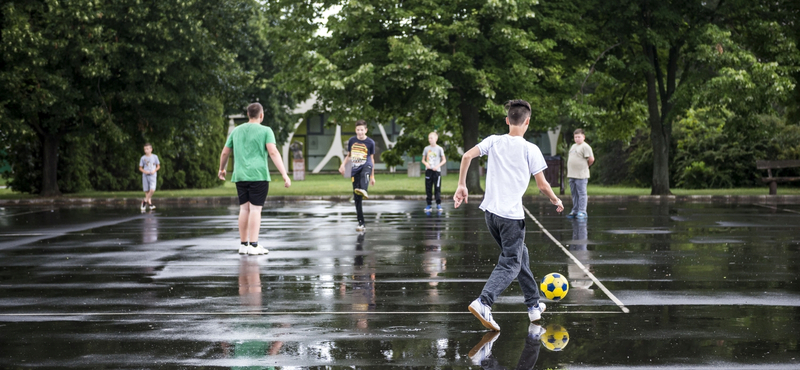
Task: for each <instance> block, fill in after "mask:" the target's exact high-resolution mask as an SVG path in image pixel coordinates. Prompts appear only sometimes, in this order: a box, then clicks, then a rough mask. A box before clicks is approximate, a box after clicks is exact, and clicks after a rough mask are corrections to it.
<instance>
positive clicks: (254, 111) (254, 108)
mask: <svg viewBox="0 0 800 370" xmlns="http://www.w3.org/2000/svg"><path fill="white" fill-rule="evenodd" d="M261 113H264V107H262V106H261V104H259V103H253V104H250V105H248V106H247V117H248V118H250V119H256V118H258V116H260V115H261Z"/></svg>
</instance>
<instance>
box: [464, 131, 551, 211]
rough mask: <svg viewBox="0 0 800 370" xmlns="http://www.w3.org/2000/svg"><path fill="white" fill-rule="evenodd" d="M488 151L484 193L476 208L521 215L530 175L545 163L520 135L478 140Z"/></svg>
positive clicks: (543, 166)
mask: <svg viewBox="0 0 800 370" xmlns="http://www.w3.org/2000/svg"><path fill="white" fill-rule="evenodd" d="M478 149H480V151H481V156H484V155H488V156H489V161H488V163H487V166H486V194H484V195H483V202H481V206H480V208H481V209H482V210H484V211H487V212H491V213H494V214H495V215H498V216H500V217H503V218H508V219H512V220H523V219H525V213H524V211H523V209H522V196H523V195H524V194H525V191H526V190H528V184H530V181H531V176H532V175H536V174H538V173H539V172H542V171H544V170H545V169H546V168H547V163H546V162H545V161H544V156H542V151H541V150H539V147H538V146H536V145H535V144H533V143H531V142H529V141H527V140H525V139H524V138H522V137H520V136H511V135H492V136H489V137H487V138H486V139H484V140H483V141H481V142H480V143H479V144H478Z"/></svg>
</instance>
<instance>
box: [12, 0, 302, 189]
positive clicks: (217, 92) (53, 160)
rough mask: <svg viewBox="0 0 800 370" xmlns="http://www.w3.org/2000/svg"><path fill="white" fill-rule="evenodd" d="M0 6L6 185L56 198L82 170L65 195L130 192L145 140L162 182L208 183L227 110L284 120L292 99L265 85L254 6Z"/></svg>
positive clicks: (230, 2)
mask: <svg viewBox="0 0 800 370" xmlns="http://www.w3.org/2000/svg"><path fill="white" fill-rule="evenodd" d="M0 9H2V14H3V15H2V19H0V21H2V24H1V25H0V26H1V27H2V29H1V30H0V32H2V34H1V35H2V43H0V51H1V52H2V62H1V63H2V65H0V92H2V94H0V95H1V96H2V98H0V125H1V126H0V130H2V131H4V132H7V133H8V135H9V136H8V137H9V141H10V142H11V143H10V145H11V148H10V149H11V150H9V152H10V153H9V156H10V159H11V160H10V162H11V163H12V165H14V167H15V170H14V175H13V176H14V178H13V179H12V181H11V183H10V184H11V186H12V187H13V188H15V189H18V190H23V191H31V192H41V193H42V194H43V195H56V194H58V193H60V190H59V184H60V183H62V181H61V179H62V178H68V177H69V173H70V172H79V173H80V172H83V171H87V173H91V175H90V176H86V174H84V175H83V176H78V178H79V180H80V181H82V182H83V183H82V184H79V185H75V184H71V185H70V186H68V187H70V188H71V189H69V190H75V188H76V187H77V188H79V189H80V188H83V189H85V188H99V189H104V188H105V189H109V190H112V189H113V190H118V189H120V188H132V187H133V186H134V185H135V184H136V182H135V178H136V172H135V168H136V167H135V165H136V163H138V161H137V159H138V155H140V154H141V146H142V144H143V143H144V142H146V141H151V142H153V143H154V146H155V151H156V152H157V153H158V152H159V150H164V151H165V152H161V154H162V161H163V160H164V159H167V161H168V162H169V164H170V171H165V173H168V174H167V175H166V176H165V179H164V181H167V182H168V183H169V184H170V187H185V186H200V187H203V186H211V185H213V184H215V183H216V182H215V181H216V180H214V176H213V172H214V171H213V167H215V164H214V163H213V160H212V158H214V157H215V156H214V155H213V152H215V151H217V150H218V147H219V145H220V144H219V143H218V142H219V141H221V140H224V135H225V132H226V127H225V123H226V122H225V120H224V119H223V112H224V111H225V110H226V109H225V108H226V107H232V106H234V107H235V106H241V107H243V106H244V104H242V102H243V100H245V99H249V98H256V97H258V98H263V99H264V100H265V101H263V102H264V105H265V106H266V107H267V108H268V114H269V113H271V114H272V117H273V118H276V119H283V120H286V115H285V114H284V112H280V111H279V110H280V109H279V107H285V105H286V104H290V100H288V99H286V97H285V94H284V95H281V94H280V93H274V92H273V91H272V90H273V89H272V87H271V86H268V84H267V83H265V82H264V77H263V75H264V74H265V72H264V70H265V69H267V68H269V63H270V62H269V56H268V55H267V54H268V53H267V50H268V49H267V47H266V42H265V41H264V34H263V31H260V30H262V29H263V25H262V24H260V22H262V21H260V19H261V15H263V13H262V12H261V9H260V6H259V4H258V3H257V2H255V1H250V0H223V1H207V0H166V1H159V2H141V1H133V0H121V1H113V2H105V1H88V0H78V1H67V2H63V1H62V2H59V1H7V0H6V1H2V2H0ZM255 58H261V60H260V61H257V60H255ZM227 110H230V108H227ZM242 111H243V109H242V110H240V111H239V112H242ZM282 124H286V122H282ZM115 157H124V160H125V161H124V162H117V161H115ZM200 158H202V159H203V160H200ZM84 160H89V161H90V162H91V161H94V162H95V163H94V164H93V165H91V166H89V165H79V163H81V162H83V161H84ZM209 161H210V162H211V163H204V162H209ZM70 163H72V164H75V165H76V166H78V167H74V166H73V167H70ZM59 164H62V165H66V166H67V167H69V168H59ZM95 165H97V167H95ZM65 171H66V172H65ZM160 181H161V180H160ZM37 182H38V183H37ZM62 185H64V184H63V183H62Z"/></svg>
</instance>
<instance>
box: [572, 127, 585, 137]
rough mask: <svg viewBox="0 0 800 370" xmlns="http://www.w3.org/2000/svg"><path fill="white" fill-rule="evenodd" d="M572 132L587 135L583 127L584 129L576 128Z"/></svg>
mask: <svg viewBox="0 0 800 370" xmlns="http://www.w3.org/2000/svg"><path fill="white" fill-rule="evenodd" d="M572 134H573V135H577V134H581V135H583V136H586V133H585V132H583V129H582V128H579V129H575V131H574V132H573V133H572Z"/></svg>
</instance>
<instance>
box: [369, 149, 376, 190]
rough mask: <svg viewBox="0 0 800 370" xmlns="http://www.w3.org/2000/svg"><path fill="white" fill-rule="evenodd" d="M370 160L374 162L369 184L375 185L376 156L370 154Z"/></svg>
mask: <svg viewBox="0 0 800 370" xmlns="http://www.w3.org/2000/svg"><path fill="white" fill-rule="evenodd" d="M369 159H370V160H371V161H372V173H371V174H370V175H369V184H370V185H375V154H370V155H369Z"/></svg>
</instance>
